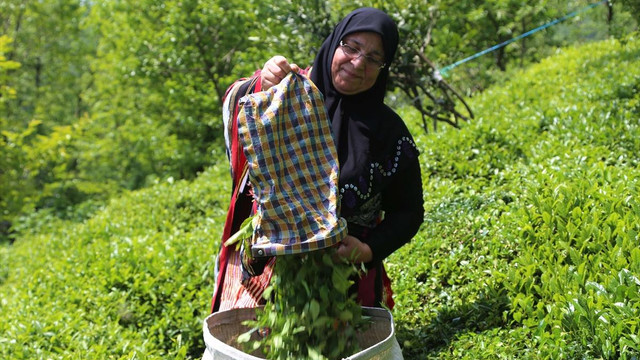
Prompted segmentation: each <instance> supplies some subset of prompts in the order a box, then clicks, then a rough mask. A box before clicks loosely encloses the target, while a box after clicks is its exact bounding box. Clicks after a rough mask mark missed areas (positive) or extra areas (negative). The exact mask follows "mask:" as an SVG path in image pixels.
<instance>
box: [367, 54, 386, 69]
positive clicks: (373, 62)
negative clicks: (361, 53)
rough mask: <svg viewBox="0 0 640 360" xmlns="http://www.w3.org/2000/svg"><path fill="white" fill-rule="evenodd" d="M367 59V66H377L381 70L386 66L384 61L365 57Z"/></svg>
mask: <svg viewBox="0 0 640 360" xmlns="http://www.w3.org/2000/svg"><path fill="white" fill-rule="evenodd" d="M365 59H367V64H369V65H371V66H377V67H380V68H381V67H383V66H384V63H383V62H382V61H380V60H377V59H374V58H372V57H371V56H365Z"/></svg>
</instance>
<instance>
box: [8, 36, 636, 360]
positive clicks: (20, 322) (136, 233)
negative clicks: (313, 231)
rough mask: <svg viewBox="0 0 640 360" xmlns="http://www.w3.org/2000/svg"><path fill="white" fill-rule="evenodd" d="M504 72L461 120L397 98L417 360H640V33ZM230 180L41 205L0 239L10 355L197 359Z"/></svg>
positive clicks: (405, 272)
mask: <svg viewBox="0 0 640 360" xmlns="http://www.w3.org/2000/svg"><path fill="white" fill-rule="evenodd" d="M509 75H510V77H511V80H510V81H506V82H504V83H503V84H501V85H500V86H496V87H493V88H491V89H489V90H487V91H486V92H485V93H483V94H482V95H480V96H478V97H476V98H473V99H471V101H472V106H473V109H474V112H475V113H476V119H475V120H473V121H472V122H470V123H469V124H467V125H465V126H464V127H463V129H461V130H459V131H457V130H454V129H443V131H441V132H438V133H432V134H428V135H425V134H423V133H422V132H421V129H420V124H419V123H420V120H419V116H418V115H416V114H415V112H414V110H412V109H409V108H407V109H401V112H402V115H403V117H404V118H405V119H406V120H407V122H408V123H409V125H410V126H411V127H412V128H413V133H414V134H416V135H418V136H417V137H416V142H417V144H418V146H419V147H420V149H421V150H422V154H421V162H422V167H423V182H424V189H425V193H424V199H425V208H426V215H425V221H424V224H423V226H422V228H421V230H420V232H419V233H418V235H417V236H416V237H415V239H414V240H413V241H412V242H411V243H410V244H408V245H406V246H404V247H403V248H401V249H400V250H399V251H398V252H396V253H395V254H393V255H392V256H391V257H390V258H389V259H388V261H387V264H386V265H387V268H388V270H389V273H390V276H391V277H392V279H393V287H394V291H395V300H396V307H395V309H394V310H393V315H394V318H395V321H396V325H397V337H398V339H399V341H400V344H401V346H402V347H403V353H404V356H405V358H406V359H514V358H521V359H544V358H552V359H574V358H580V359H638V358H639V357H640V338H639V337H638V333H639V328H640V327H639V320H638V319H640V313H639V309H640V300H639V299H640V298H639V296H640V292H639V289H640V280H639V278H640V247H639V246H638V243H639V240H640V237H639V235H638V234H639V233H640V202H639V200H638V198H640V196H639V194H638V192H639V189H640V183H639V181H640V170H638V162H639V160H640V155H639V154H640V130H639V126H640V120H639V118H640V41H638V39H637V34H635V35H631V36H629V37H628V38H626V39H623V40H620V41H614V40H610V41H604V42H600V43H594V44H589V45H584V46H580V47H575V48H569V49H561V50H558V53H557V54H556V55H555V56H553V57H551V58H548V59H546V60H544V61H542V62H541V63H540V64H537V65H534V66H533V67H531V68H529V69H527V70H525V71H520V72H513V73H510V74H509ZM228 184H229V176H228V173H227V171H226V163H225V161H224V160H222V157H220V164H219V165H216V166H213V167H211V168H209V169H208V170H207V171H206V172H205V173H203V174H201V175H200V176H199V177H198V178H197V179H196V180H194V181H178V182H163V183H160V184H158V185H156V186H154V187H152V188H149V189H145V190H141V191H136V192H131V193H126V194H124V195H123V196H121V197H120V198H118V199H116V200H112V201H111V202H110V203H109V204H107V205H106V206H104V207H93V206H88V207H87V209H80V210H78V211H79V212H81V213H83V214H86V216H78V217H77V219H76V220H75V221H74V220H73V219H69V220H67V221H62V220H59V219H57V218H55V217H50V216H49V217H48V216H47V214H46V213H42V214H36V215H34V216H32V217H31V218H30V220H29V221H28V222H25V225H24V226H23V227H22V228H21V230H20V231H21V233H20V236H18V239H17V241H16V242H15V243H14V244H13V245H3V246H2V247H0V358H3V359H4V358H7V359H39V358H47V359H68V358H70V359H76V358H78V359H86V358H96V359H107V358H114V359H159V358H178V359H184V358H199V357H200V355H201V352H202V349H203V347H204V344H203V343H202V335H201V322H202V319H203V318H204V317H205V316H206V315H207V314H208V312H209V301H210V296H211V291H212V288H213V274H212V271H213V256H214V255H215V253H216V252H217V249H218V245H219V240H218V239H219V236H220V232H221V230H222V225H223V221H224V216H225V209H226V206H227V203H228V196H229V185H228ZM83 219H86V220H83ZM29 227H31V228H29Z"/></svg>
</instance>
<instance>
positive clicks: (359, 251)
mask: <svg viewBox="0 0 640 360" xmlns="http://www.w3.org/2000/svg"><path fill="white" fill-rule="evenodd" d="M336 253H337V254H338V256H340V257H342V258H345V259H347V260H350V261H353V262H354V263H356V264H359V263H366V262H369V261H371V260H372V259H373V253H372V252H371V248H370V247H369V245H367V244H365V243H363V242H362V241H360V239H358V238H357V237H354V236H351V235H347V237H345V238H344V239H343V240H342V242H341V243H340V244H339V245H338V250H337V251H336Z"/></svg>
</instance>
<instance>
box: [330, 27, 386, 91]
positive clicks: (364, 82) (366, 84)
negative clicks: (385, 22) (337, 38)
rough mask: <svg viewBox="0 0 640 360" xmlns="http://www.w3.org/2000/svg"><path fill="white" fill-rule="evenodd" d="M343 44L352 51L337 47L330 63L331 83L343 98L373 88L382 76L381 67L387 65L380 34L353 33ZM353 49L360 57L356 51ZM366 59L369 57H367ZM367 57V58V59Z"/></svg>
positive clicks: (344, 39)
mask: <svg viewBox="0 0 640 360" xmlns="http://www.w3.org/2000/svg"><path fill="white" fill-rule="evenodd" d="M342 42H343V43H344V44H346V45H348V46H350V48H343V46H340V45H339V46H338V48H336V52H335V53H334V54H333V61H331V81H332V82H333V86H334V87H335V88H336V90H337V91H338V92H339V93H341V94H343V95H355V94H358V93H361V92H363V91H366V90H369V89H371V87H373V85H374V84H375V83H376V79H377V78H378V74H379V73H380V66H379V65H376V64H375V62H378V63H380V64H382V63H384V48H383V46H382V38H381V37H380V35H378V34H376V33H372V32H359V33H352V34H349V35H347V36H345V37H344V38H343V39H342ZM353 49H355V50H357V51H359V52H360V54H361V55H358V54H357V53H355V54H354V55H348V54H347V53H349V52H353ZM365 56H366V57H365ZM367 58H368V59H367Z"/></svg>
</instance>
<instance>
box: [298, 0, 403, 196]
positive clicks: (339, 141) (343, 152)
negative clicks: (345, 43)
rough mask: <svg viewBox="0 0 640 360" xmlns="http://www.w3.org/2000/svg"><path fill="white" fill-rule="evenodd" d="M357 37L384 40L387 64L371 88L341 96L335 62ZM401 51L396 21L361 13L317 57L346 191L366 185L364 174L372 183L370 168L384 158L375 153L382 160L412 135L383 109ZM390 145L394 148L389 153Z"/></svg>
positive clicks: (314, 75)
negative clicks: (334, 73) (346, 40)
mask: <svg viewBox="0 0 640 360" xmlns="http://www.w3.org/2000/svg"><path fill="white" fill-rule="evenodd" d="M355 32H374V33H377V34H379V35H380V36H381V38H382V45H383V47H384V54H385V64H386V65H385V67H384V68H383V69H381V70H380V73H379V74H378V78H377V80H376V82H375V84H374V85H373V87H372V88H371V89H369V90H367V91H364V92H362V93H359V94H355V95H343V94H340V93H339V92H337V91H336V89H335V88H334V86H333V83H332V81H331V62H332V60H333V55H334V53H335V51H336V49H337V48H338V46H339V45H340V40H342V39H343V38H344V37H345V36H346V35H348V34H351V33H355ZM397 47H398V28H397V26H396V24H395V23H394V21H393V20H392V19H391V18H390V17H389V16H388V15H387V14H386V13H384V12H383V11H381V10H378V9H373V8H360V9H357V10H355V11H353V12H351V13H350V14H349V15H347V16H346V17H345V18H344V19H343V20H342V21H340V22H339V23H338V24H337V25H336V27H335V28H334V30H333V32H332V33H331V34H330V35H329V37H327V39H326V40H325V41H324V43H323V44H322V46H321V47H320V51H319V52H318V55H317V56H316V58H315V61H314V63H313V70H312V72H311V80H312V81H313V82H314V83H315V84H316V86H317V87H318V89H319V90H320V91H321V92H322V94H323V95H324V98H325V105H326V107H327V111H328V115H329V118H330V119H331V127H332V130H333V135H334V140H335V143H336V146H337V148H338V160H339V162H340V181H339V182H340V186H341V187H342V186H345V185H346V184H358V183H361V182H362V179H361V177H362V174H364V173H367V178H368V172H369V167H370V164H372V163H373V162H374V161H376V160H377V159H376V157H379V156H376V154H374V153H373V152H380V155H384V154H382V153H383V152H389V151H393V152H395V150H394V149H395V144H396V141H397V139H398V138H399V137H401V136H403V135H405V134H408V132H407V131H406V127H405V126H404V123H402V120H401V119H400V118H399V117H398V115H396V114H395V112H393V110H391V109H390V108H388V107H387V106H386V105H385V104H384V96H385V92H386V88H387V79H388V78H389V64H390V63H391V62H392V61H393V58H394V55H395V53H396V49H397ZM400 133H402V134H400ZM385 142H388V143H389V144H385ZM390 146H393V147H394V148H393V149H389V147H390ZM367 180H368V179H367Z"/></svg>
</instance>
